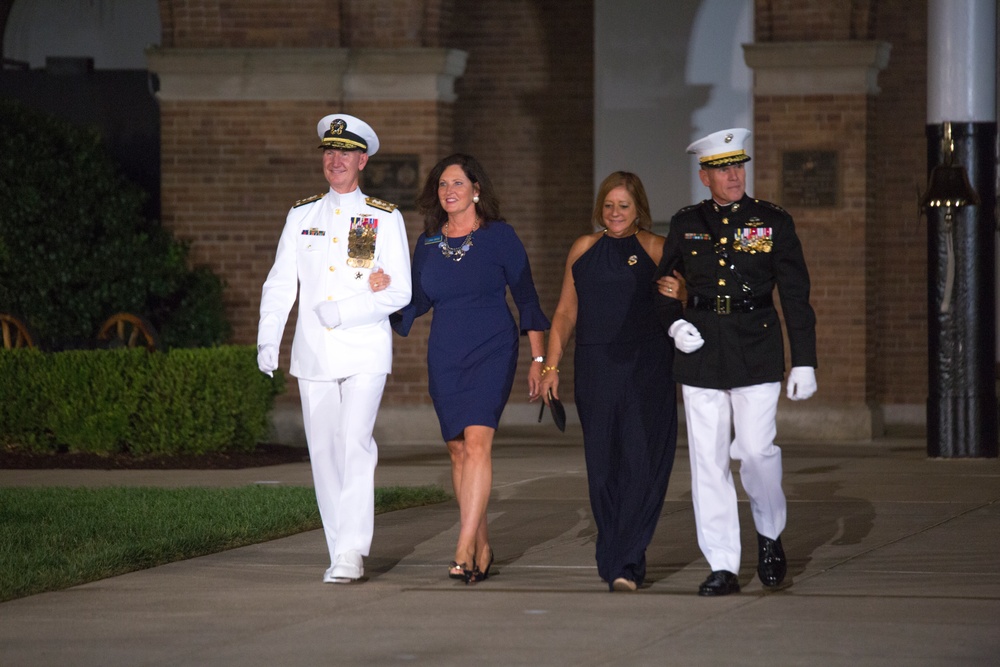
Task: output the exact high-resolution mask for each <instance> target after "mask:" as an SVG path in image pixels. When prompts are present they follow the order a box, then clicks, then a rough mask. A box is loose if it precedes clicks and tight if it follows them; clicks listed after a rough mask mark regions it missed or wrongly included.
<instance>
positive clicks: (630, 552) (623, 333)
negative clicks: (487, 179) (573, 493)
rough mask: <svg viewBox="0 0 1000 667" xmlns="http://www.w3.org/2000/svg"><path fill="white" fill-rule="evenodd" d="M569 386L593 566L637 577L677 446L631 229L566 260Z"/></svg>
mask: <svg viewBox="0 0 1000 667" xmlns="http://www.w3.org/2000/svg"><path fill="white" fill-rule="evenodd" d="M572 271H573V280H574V281H575V283H576V293H577V300H578V310H577V321H576V354H575V357H574V362H575V382H574V390H575V396H576V406H577V410H578V411H579V414H580V423H581V425H582V426H583V444H584V452H585V457H586V462H587V482H588V486H589V490H590V505H591V509H592V511H593V513H594V521H595V523H596V524H597V550H596V557H597V570H598V573H599V574H600V575H601V578H602V579H604V580H605V581H607V582H608V584H609V587H610V585H611V582H613V581H614V580H615V579H616V578H618V577H625V578H626V579H631V580H632V581H635V582H636V584H637V585H642V582H643V580H644V578H645V576H646V547H647V546H648V545H649V542H650V540H652V538H653V532H654V530H655V529H656V523H657V521H658V520H659V517H660V510H661V509H662V508H663V499H664V496H665V495H666V492H667V482H668V481H669V479H670V471H671V468H672V467H673V463H674V452H675V450H676V447H677V400H676V386H675V384H674V379H673V375H672V371H671V369H672V367H673V350H674V346H673V345H672V343H671V341H670V339H669V338H668V337H667V335H666V333H665V332H664V331H663V328H662V326H661V325H660V324H659V322H658V321H657V319H656V316H655V314H654V310H653V296H654V294H655V290H656V286H655V283H654V282H653V275H654V273H655V272H656V265H655V264H654V263H653V260H652V259H651V258H650V257H649V255H647V254H646V251H645V250H644V249H643V247H642V245H641V244H640V243H639V240H638V238H637V237H636V236H634V235H633V236H628V237H625V238H621V239H616V238H612V237H609V236H607V235H605V236H602V237H601V238H600V239H599V240H598V241H597V243H595V244H594V246H593V247H592V248H590V249H589V250H588V251H587V252H586V253H584V254H583V255H582V256H581V257H580V258H579V259H578V260H577V261H576V262H575V263H574V264H573V267H572Z"/></svg>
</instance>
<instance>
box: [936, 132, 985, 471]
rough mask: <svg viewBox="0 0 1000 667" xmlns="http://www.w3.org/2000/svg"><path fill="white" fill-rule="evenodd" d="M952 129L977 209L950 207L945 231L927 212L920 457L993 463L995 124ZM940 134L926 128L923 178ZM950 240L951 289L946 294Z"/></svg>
mask: <svg viewBox="0 0 1000 667" xmlns="http://www.w3.org/2000/svg"><path fill="white" fill-rule="evenodd" d="M951 130H952V138H953V140H954V153H953V154H952V164H956V165H962V166H964V167H965V168H966V170H967V171H968V174H969V181H970V182H971V184H972V187H973V188H975V190H976V192H977V193H978V194H979V197H980V200H981V203H980V205H978V206H968V207H963V208H954V209H951V221H950V223H951V224H950V225H948V224H946V215H947V212H946V210H945V208H928V209H927V222H928V228H927V229H928V231H927V248H928V254H927V269H928V275H927V297H928V312H927V319H928V370H929V374H928V390H929V391H928V397H927V455H928V456H931V457H935V458H936V457H941V458H960V457H981V458H988V457H996V456H997V433H998V409H997V392H996V352H995V345H996V342H995V341H996V319H995V318H996V312H995V311H996V308H995V305H994V304H995V276H994V273H995V271H994V257H995V253H996V248H995V245H996V244H995V232H996V187H995V183H996V157H995V146H996V138H997V124H996V123H980V122H976V123H958V122H952V124H951ZM942 136H943V129H942V126H941V125H940V124H935V125H928V126H927V169H928V173H929V172H930V170H931V169H933V168H934V167H935V166H936V165H938V164H941V163H942V161H943V160H944V153H943V151H942V147H941V139H942ZM949 227H950V229H949ZM949 234H950V235H951V238H952V244H953V248H954V254H953V262H954V265H953V266H954V284H953V286H952V289H951V293H950V294H946V287H947V283H948V281H947V271H948V249H947V244H948V235H949ZM949 300H950V304H949V307H948V310H947V311H946V312H942V309H941V304H942V303H943V302H946V303H947V302H949Z"/></svg>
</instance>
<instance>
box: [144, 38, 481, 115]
mask: <svg viewBox="0 0 1000 667" xmlns="http://www.w3.org/2000/svg"><path fill="white" fill-rule="evenodd" d="M466 58H467V55H466V53H465V52H464V51H459V50H456V49H420V48H417V49H163V48H159V47H151V48H149V49H147V51H146V59H147V61H148V63H149V71H150V72H152V73H154V74H156V75H157V76H158V78H159V82H160V86H159V91H158V92H157V97H158V98H160V99H162V100H355V101H357V100H410V101H414V100H428V101H440V102H453V101H455V79H456V78H458V77H459V76H461V75H462V74H463V73H464V72H465V63H466Z"/></svg>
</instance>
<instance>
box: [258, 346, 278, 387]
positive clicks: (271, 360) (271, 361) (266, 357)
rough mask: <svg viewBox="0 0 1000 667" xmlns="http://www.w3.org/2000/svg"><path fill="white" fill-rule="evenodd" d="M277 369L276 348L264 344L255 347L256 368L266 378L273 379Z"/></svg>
mask: <svg viewBox="0 0 1000 667" xmlns="http://www.w3.org/2000/svg"><path fill="white" fill-rule="evenodd" d="M277 367H278V346H277V345H271V344H270V343H265V344H263V345H258V346H257V368H259V369H260V372H261V373H264V374H266V375H267V376H268V377H272V378H273V377H274V370H275V369H276V368H277Z"/></svg>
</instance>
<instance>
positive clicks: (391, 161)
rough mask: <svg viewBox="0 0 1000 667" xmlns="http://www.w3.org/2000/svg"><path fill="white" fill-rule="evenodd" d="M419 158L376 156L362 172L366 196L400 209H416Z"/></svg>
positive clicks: (413, 156)
mask: <svg viewBox="0 0 1000 667" xmlns="http://www.w3.org/2000/svg"><path fill="white" fill-rule="evenodd" d="M419 164H420V162H419V158H418V157H417V156H416V155H392V154H390V155H382V154H378V155H375V156H374V157H372V158H371V159H370V160H368V164H367V165H366V166H365V169H364V171H363V172H361V173H362V174H363V175H364V179H365V183H364V191H365V194H366V195H370V196H372V197H378V198H379V199H384V200H385V201H387V202H392V203H393V204H396V205H397V206H399V208H402V209H413V208H415V207H416V202H417V190H418V189H419V187H420V184H419V183H418V182H417V176H418V166H419Z"/></svg>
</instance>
